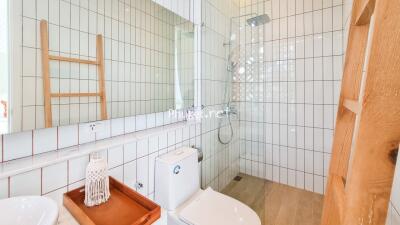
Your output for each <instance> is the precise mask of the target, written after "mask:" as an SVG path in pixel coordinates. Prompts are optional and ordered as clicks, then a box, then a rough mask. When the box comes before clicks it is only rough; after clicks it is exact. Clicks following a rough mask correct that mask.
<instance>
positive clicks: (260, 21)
mask: <svg viewBox="0 0 400 225" xmlns="http://www.w3.org/2000/svg"><path fill="white" fill-rule="evenodd" d="M270 21H271V18H269V16H268V15H267V14H263V15H259V16H255V17H251V18H250V19H247V24H249V26H252V27H256V26H260V25H264V24H266V23H268V22H270Z"/></svg>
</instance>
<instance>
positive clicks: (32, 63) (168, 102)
mask: <svg viewBox="0 0 400 225" xmlns="http://www.w3.org/2000/svg"><path fill="white" fill-rule="evenodd" d="M12 2H13V4H12V7H13V10H14V11H16V18H13V21H21V27H22V29H15V30H14V33H13V34H12V35H13V37H14V38H13V39H12V40H13V41H14V42H13V43H12V44H13V46H16V47H15V48H14V49H13V51H18V52H20V53H21V59H19V60H16V61H13V65H14V69H13V72H14V73H16V75H15V81H14V82H17V83H18V85H20V86H21V88H20V89H18V90H21V93H15V94H16V95H15V98H13V99H12V102H13V105H15V106H16V107H19V106H22V109H15V110H14V111H13V112H14V113H13V118H14V121H15V123H13V124H14V126H13V129H14V131H21V130H30V129H35V128H36V129H38V128H43V127H44V106H43V105H44V100H43V87H42V82H43V81H42V70H41V58H40V57H41V50H40V26H39V22H40V20H42V19H45V20H47V21H48V22H49V45H50V53H51V54H53V55H61V56H67V57H74V58H82V59H94V58H95V56H96V41H95V38H96V34H102V35H103V36H104V56H105V71H106V73H105V74H106V77H105V79H106V95H107V110H108V115H109V117H110V118H118V117H124V116H133V115H139V114H147V113H154V112H160V111H167V110H168V109H170V108H174V23H180V22H179V21H180V19H178V17H177V16H175V14H173V13H171V12H170V11H168V10H166V9H164V8H163V7H161V6H159V5H158V4H155V3H153V2H152V1H151V0H140V1H136V0H132V1H122V0H90V1H89V0H81V1H77V0H51V1H47V0H37V1H32V0H16V1H12ZM179 6H180V7H186V5H181V4H180V5H179ZM187 7H188V10H189V5H188V6H187ZM50 71H51V72H50V73H51V87H52V92H56V93H58V92H61V93H65V92H66V93H69V92H97V91H98V84H97V70H96V67H95V66H88V65H82V64H81V65H79V64H74V63H68V62H56V61H52V62H51V63H50ZM16 76H18V77H16ZM13 96H14V95H13ZM52 104H53V107H52V110H53V124H54V125H68V124H74V123H77V122H88V121H94V120H98V119H100V105H99V99H98V98H96V97H82V98H61V99H57V98H53V99H52ZM21 121H22V122H21ZM18 124H20V126H19V125H18Z"/></svg>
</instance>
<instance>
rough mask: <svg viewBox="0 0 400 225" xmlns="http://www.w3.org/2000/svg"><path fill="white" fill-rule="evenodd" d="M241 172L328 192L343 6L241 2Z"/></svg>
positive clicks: (327, 1) (313, 0)
mask: <svg viewBox="0 0 400 225" xmlns="http://www.w3.org/2000/svg"><path fill="white" fill-rule="evenodd" d="M249 13H250V14H252V13H253V15H254V13H256V14H258V15H260V14H264V13H266V14H268V15H269V16H270V18H271V22H270V23H267V24H265V25H263V26H258V27H250V26H248V25H247V24H246V19H248V18H249V17H250V16H246V17H243V18H242V19H240V21H238V22H240V27H241V29H240V32H239V33H238V36H239V40H237V41H238V42H239V43H240V66H241V67H243V68H244V70H243V69H241V71H238V72H237V73H236V75H235V77H236V79H235V81H234V86H235V87H236V89H235V90H238V91H237V92H236V93H235V99H236V100H237V101H238V103H239V105H240V111H241V114H240V115H241V116H240V129H241V134H240V144H241V147H240V171H241V172H244V173H247V174H251V175H254V176H259V177H263V178H266V179H268V180H272V181H275V182H279V183H283V184H288V185H290V186H294V187H298V188H301V189H306V190H309V191H314V192H317V193H321V194H322V193H323V192H324V188H325V187H324V183H325V181H326V175H327V171H328V168H329V161H330V157H331V144H332V136H333V128H334V121H335V116H336V109H337V102H338V96H339V92H340V80H341V76H342V63H343V42H344V40H343V36H344V33H343V32H344V31H343V18H344V16H343V15H344V10H343V2H342V0H271V1H251V0H249V1H241V5H240V14H241V15H245V14H249Z"/></svg>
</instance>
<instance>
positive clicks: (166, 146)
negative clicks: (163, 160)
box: [0, 124, 201, 204]
mask: <svg viewBox="0 0 400 225" xmlns="http://www.w3.org/2000/svg"><path fill="white" fill-rule="evenodd" d="M200 127H201V125H200V124H197V125H196V124H193V125H183V126H177V128H174V129H172V130H170V131H169V132H168V135H165V134H163V133H159V134H156V135H153V136H149V137H145V138H142V139H139V140H137V141H132V142H131V143H127V144H125V145H121V146H117V147H113V148H109V149H104V150H102V151H101V152H100V154H101V156H102V157H103V158H105V159H106V160H107V162H108V166H109V174H110V176H113V177H114V178H116V179H118V180H120V181H123V182H124V183H126V184H127V185H128V186H130V187H132V188H133V189H136V186H135V185H136V182H140V183H143V188H142V189H139V190H138V191H139V192H140V193H142V194H143V195H145V196H149V197H151V198H152V197H153V194H154V162H155V158H156V157H157V156H158V155H161V154H164V153H166V152H168V151H173V150H175V149H177V148H179V147H181V146H199V145H200V142H201V141H200V138H201V133H200V132H201V128H200ZM184 134H185V135H184ZM88 162H89V156H88V155H86V156H82V157H79V158H74V159H70V160H68V161H64V162H60V163H57V164H54V165H50V166H47V167H43V168H40V169H37V170H33V171H30V172H26V173H22V174H18V175H15V176H11V177H9V178H8V179H3V180H1V181H0V190H1V191H0V196H1V197H2V198H4V197H12V196H19V195H49V196H52V197H57V199H58V197H59V194H62V193H64V192H65V191H66V190H71V189H73V188H76V187H79V186H81V185H83V183H84V179H85V170H86V166H87V163H88ZM8 187H9V189H8ZM59 199H61V198H59ZM59 203H60V204H61V202H59Z"/></svg>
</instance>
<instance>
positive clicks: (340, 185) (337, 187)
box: [332, 175, 346, 221]
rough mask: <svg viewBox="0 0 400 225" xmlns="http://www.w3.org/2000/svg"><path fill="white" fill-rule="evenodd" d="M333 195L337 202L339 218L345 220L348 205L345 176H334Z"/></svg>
mask: <svg viewBox="0 0 400 225" xmlns="http://www.w3.org/2000/svg"><path fill="white" fill-rule="evenodd" d="M332 180H333V195H334V199H335V202H336V207H337V210H338V214H339V220H340V221H343V219H344V215H345V205H346V200H345V199H346V192H345V185H344V182H343V178H342V177H340V176H335V175H334V176H333V177H332Z"/></svg>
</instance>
